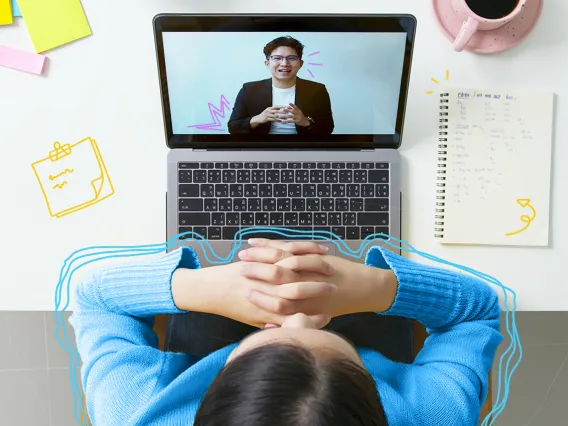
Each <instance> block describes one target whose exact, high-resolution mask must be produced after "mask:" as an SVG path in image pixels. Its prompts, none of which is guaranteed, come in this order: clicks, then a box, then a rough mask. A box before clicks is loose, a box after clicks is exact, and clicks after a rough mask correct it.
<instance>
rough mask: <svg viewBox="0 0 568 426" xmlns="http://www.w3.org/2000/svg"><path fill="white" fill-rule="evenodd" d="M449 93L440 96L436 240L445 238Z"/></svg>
mask: <svg viewBox="0 0 568 426" xmlns="http://www.w3.org/2000/svg"><path fill="white" fill-rule="evenodd" d="M449 96H450V94H449V93H441V94H440V113H439V115H440V119H439V120H438V123H439V125H438V129H439V131H438V167H437V169H436V173H437V177H436V180H437V183H436V214H435V216H434V217H435V221H434V224H435V226H434V238H438V239H441V238H444V223H445V221H444V218H445V212H446V174H447V166H448V164H447V161H448V157H447V155H448V114H449V112H448V110H449V109H450V107H449V106H448V103H449V102H450V101H449V99H447V98H448V97H449Z"/></svg>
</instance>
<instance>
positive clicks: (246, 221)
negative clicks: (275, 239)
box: [241, 213, 254, 226]
mask: <svg viewBox="0 0 568 426" xmlns="http://www.w3.org/2000/svg"><path fill="white" fill-rule="evenodd" d="M253 225H254V214H253V213H241V226H253Z"/></svg>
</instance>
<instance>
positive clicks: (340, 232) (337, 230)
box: [331, 226, 345, 240]
mask: <svg viewBox="0 0 568 426" xmlns="http://www.w3.org/2000/svg"><path fill="white" fill-rule="evenodd" d="M331 232H333V233H334V234H335V235H337V236H338V237H339V238H341V239H342V240H344V239H345V227H344V226H333V227H332V228H331Z"/></svg>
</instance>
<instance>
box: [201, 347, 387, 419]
mask: <svg viewBox="0 0 568 426" xmlns="http://www.w3.org/2000/svg"><path fill="white" fill-rule="evenodd" d="M318 355H319V356H317V357H316V356H314V354H312V353H311V352H310V351H309V350H308V349H306V348H303V347H300V346H294V345H289V344H270V345H265V346H261V347H258V348H255V349H251V350H250V351H247V352H245V353H244V354H242V355H240V356H239V357H237V358H235V359H234V360H232V361H231V362H230V363H229V364H227V365H226V366H225V368H224V369H223V370H222V371H221V372H220V373H219V375H218V376H217V377H216V378H215V380H214V381H213V383H212V384H211V386H210V387H209V390H208V391H207V393H206V394H205V397H204V398H203V401H202V402H201V406H200V407H199V409H198V410H197V414H196V417H195V422H194V426H386V425H387V423H386V420H385V417H384V412H383V408H382V405H381V402H380V399H379V395H378V392H377V388H376V386H375V382H374V380H373V378H372V377H371V375H370V374H369V373H368V372H367V370H365V369H364V368H363V367H361V366H359V365H357V364H356V363H355V362H353V361H352V360H350V359H348V358H346V357H344V356H341V355H339V354H336V353H330V352H327V353H325V352H322V353H321V354H318Z"/></svg>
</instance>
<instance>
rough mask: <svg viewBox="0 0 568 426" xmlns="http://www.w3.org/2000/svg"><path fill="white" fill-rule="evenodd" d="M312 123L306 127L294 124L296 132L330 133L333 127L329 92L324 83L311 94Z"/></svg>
mask: <svg viewBox="0 0 568 426" xmlns="http://www.w3.org/2000/svg"><path fill="white" fill-rule="evenodd" d="M312 99H313V102H314V106H313V108H312V110H313V111H314V114H313V115H312V118H313V120H314V123H313V124H312V125H311V126H308V127H302V126H296V128H297V130H298V134H313V135H330V134H331V133H332V132H333V129H334V127H335V124H334V121H333V112H332V110H331V100H330V98H329V93H328V91H327V89H326V87H325V86H324V85H322V86H321V87H320V88H318V90H317V92H316V93H314V96H313V98H312Z"/></svg>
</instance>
